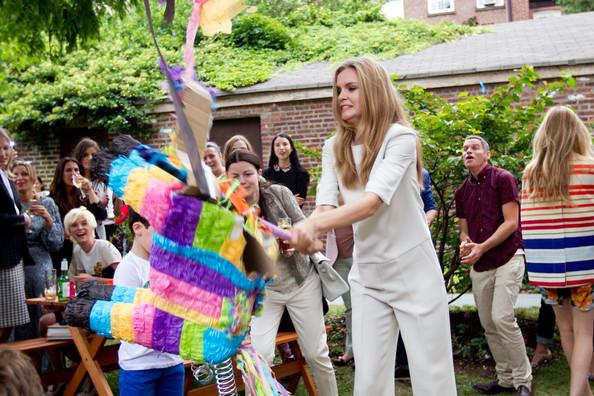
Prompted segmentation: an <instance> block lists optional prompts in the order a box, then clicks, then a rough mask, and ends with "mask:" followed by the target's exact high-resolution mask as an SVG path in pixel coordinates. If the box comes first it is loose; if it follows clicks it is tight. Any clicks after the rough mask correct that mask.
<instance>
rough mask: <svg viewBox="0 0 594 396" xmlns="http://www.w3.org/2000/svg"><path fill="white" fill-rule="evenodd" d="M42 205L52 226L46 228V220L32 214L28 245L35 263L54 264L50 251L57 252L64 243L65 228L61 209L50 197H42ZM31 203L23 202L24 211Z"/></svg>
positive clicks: (28, 231)
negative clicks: (48, 215) (50, 219)
mask: <svg viewBox="0 0 594 396" xmlns="http://www.w3.org/2000/svg"><path fill="white" fill-rule="evenodd" d="M40 203H41V205H43V206H44V207H45V209H46V210H47V211H48V213H49V214H50V216H51V217H52V220H53V223H52V226H51V228H50V229H49V231H48V230H46V229H45V221H44V220H43V218H42V217H41V216H35V215H31V216H30V217H31V226H30V227H29V229H28V230H27V233H26V234H27V246H28V248H29V254H30V255H31V258H32V259H33V261H34V262H35V265H43V266H49V267H51V266H52V258H51V256H50V252H57V251H58V250H60V248H61V247H62V244H63V243H64V228H63V227H62V221H61V220H60V211H59V210H58V206H57V205H56V204H55V203H54V200H53V199H51V198H50V197H45V198H42V199H41V201H40ZM30 206H31V203H29V202H28V203H23V212H24V211H26V210H27V209H29V207H30Z"/></svg>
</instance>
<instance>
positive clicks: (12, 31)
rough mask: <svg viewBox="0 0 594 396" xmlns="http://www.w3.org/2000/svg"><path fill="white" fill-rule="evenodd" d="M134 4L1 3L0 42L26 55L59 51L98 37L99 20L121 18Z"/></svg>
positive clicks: (92, 0) (99, 0) (125, 0)
mask: <svg viewBox="0 0 594 396" xmlns="http://www.w3.org/2000/svg"><path fill="white" fill-rule="evenodd" d="M137 3H138V0H76V1H71V0H26V1H22V0H1V1H0V21H2V23H1V24H0V41H2V42H9V43H18V45H19V46H21V47H22V49H24V50H25V51H26V52H28V53H33V52H35V51H40V50H46V49H48V47H52V46H57V47H58V48H61V47H62V46H63V45H66V46H67V47H68V48H69V49H73V48H75V47H76V46H77V44H79V43H81V42H82V41H86V40H89V39H92V38H96V37H97V36H98V35H99V29H100V25H101V19H102V18H105V17H108V16H110V15H117V16H119V17H123V16H124V15H125V14H126V13H127V12H128V11H129V9H130V8H131V7H132V6H133V5H135V4H137Z"/></svg>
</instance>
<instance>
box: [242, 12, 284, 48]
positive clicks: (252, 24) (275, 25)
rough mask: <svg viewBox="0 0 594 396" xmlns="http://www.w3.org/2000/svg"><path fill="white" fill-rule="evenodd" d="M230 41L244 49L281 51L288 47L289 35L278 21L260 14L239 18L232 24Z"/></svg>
mask: <svg viewBox="0 0 594 396" xmlns="http://www.w3.org/2000/svg"><path fill="white" fill-rule="evenodd" d="M231 40H233V42H234V43H235V45H237V46H239V47H244V48H255V49H262V48H270V49H277V50H282V49H285V48H287V47H288V46H289V44H290V42H291V35H290V34H289V31H288V30H287V28H286V27H284V26H283V25H282V24H281V23H280V22H279V21H278V20H276V19H274V18H270V17H267V16H265V15H261V14H247V15H244V16H240V17H239V18H237V19H236V20H235V21H234V22H233V31H232V32H231Z"/></svg>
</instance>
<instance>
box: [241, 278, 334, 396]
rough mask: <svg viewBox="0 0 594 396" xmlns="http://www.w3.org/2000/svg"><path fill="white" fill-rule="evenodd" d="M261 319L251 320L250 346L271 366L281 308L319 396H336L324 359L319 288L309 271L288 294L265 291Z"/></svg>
mask: <svg viewBox="0 0 594 396" xmlns="http://www.w3.org/2000/svg"><path fill="white" fill-rule="evenodd" d="M266 293H267V295H266V298H265V299H264V307H263V308H264V309H263V312H262V315H261V316H258V317H256V316H254V317H252V329H251V337H252V344H253V345H254V347H255V348H256V350H257V351H258V352H259V353H260V354H262V356H264V358H265V359H266V360H267V361H268V362H269V363H272V361H273V359H274V347H275V340H276V334H277V332H278V326H279V324H280V320H281V316H282V314H283V311H284V309H285V307H287V310H288V311H289V316H290V317H291V321H292V322H293V325H294V326H295V331H296V332H297V336H298V337H299V339H298V340H297V342H298V343H299V347H300V348H301V352H302V353H303V357H304V358H305V360H306V362H307V365H308V366H309V368H310V369H311V371H312V374H313V377H314V381H315V383H316V387H317V388H318V393H319V394H320V396H338V388H337V386H336V378H335V376H334V368H333V367H332V362H331V361H330V357H329V355H328V344H327V343H326V325H325V323H324V313H323V312H322V285H321V283H320V278H319V277H318V274H317V273H315V271H312V272H311V274H310V275H309V276H308V277H307V279H306V280H305V281H304V282H303V284H302V285H301V287H299V288H297V289H296V290H293V291H291V292H290V293H279V292H278V291H274V290H270V289H268V290H266Z"/></svg>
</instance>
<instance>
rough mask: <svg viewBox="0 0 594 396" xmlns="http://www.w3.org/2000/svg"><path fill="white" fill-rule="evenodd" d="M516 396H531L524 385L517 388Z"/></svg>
mask: <svg viewBox="0 0 594 396" xmlns="http://www.w3.org/2000/svg"><path fill="white" fill-rule="evenodd" d="M518 396H532V392H531V391H530V389H528V387H526V386H524V385H520V386H518Z"/></svg>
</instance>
